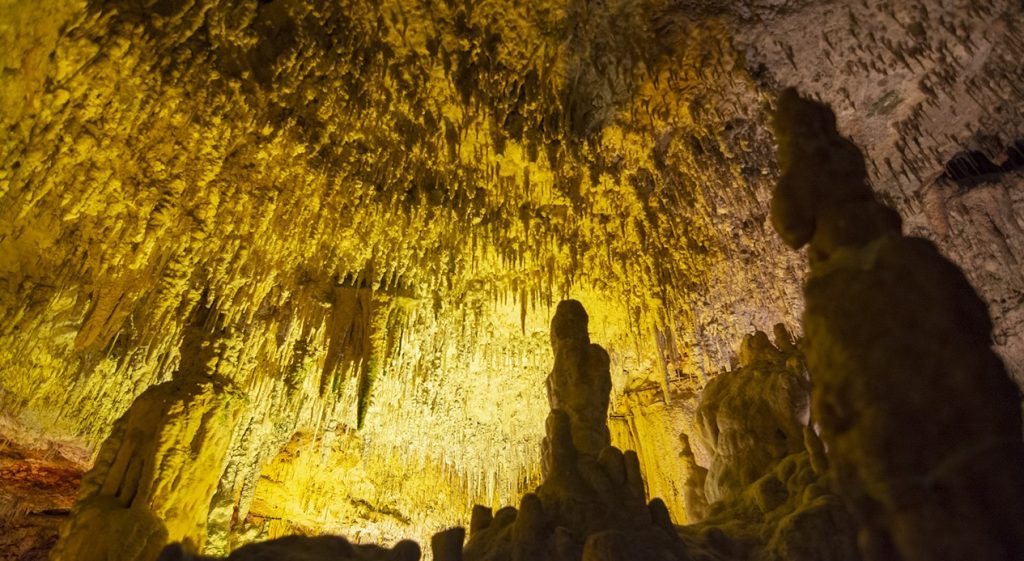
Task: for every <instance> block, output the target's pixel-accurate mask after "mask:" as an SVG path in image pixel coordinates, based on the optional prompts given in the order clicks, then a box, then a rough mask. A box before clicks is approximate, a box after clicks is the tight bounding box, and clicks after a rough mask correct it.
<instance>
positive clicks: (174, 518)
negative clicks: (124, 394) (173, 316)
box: [50, 314, 245, 561]
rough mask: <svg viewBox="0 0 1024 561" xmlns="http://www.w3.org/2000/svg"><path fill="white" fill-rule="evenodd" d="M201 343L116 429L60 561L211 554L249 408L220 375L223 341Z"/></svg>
mask: <svg viewBox="0 0 1024 561" xmlns="http://www.w3.org/2000/svg"><path fill="white" fill-rule="evenodd" d="M206 318H207V316H206V315H205V314H197V315H196V317H195V318H194V319H195V320H196V321H204V320H205V319H206ZM202 333H203V331H200V330H196V329H193V330H190V331H189V332H188V333H187V335H186V337H185V338H184V340H183V342H182V352H181V354H182V360H181V362H180V365H179V369H178V371H177V372H176V374H175V377H174V379H172V380H170V381H168V382H164V383H162V384H157V385H155V386H152V387H150V388H148V389H146V390H145V391H144V392H142V394H141V395H139V397H138V398H136V399H135V401H134V402H133V403H132V405H131V407H129V409H128V411H127V412H126V413H125V414H124V416H122V417H121V418H120V419H118V421H117V422H116V423H115V424H114V427H113V430H112V431H111V434H110V436H109V437H108V438H107V439H106V441H104V443H103V445H102V446H101V447H100V450H99V454H98V456H97V459H96V462H95V464H94V465H93V467H92V469H90V470H89V472H88V473H87V474H86V475H85V477H84V478H83V480H82V484H81V487H80V488H79V497H78V500H77V501H76V503H75V505H74V507H73V508H72V510H71V517H70V520H69V521H68V523H67V525H66V526H65V527H64V528H63V529H62V531H61V537H60V540H59V541H58V542H57V544H56V546H55V547H54V550H53V552H52V554H51V556H50V558H51V559H53V560H54V561H62V560H66V561H72V560H75V561H89V560H95V561H150V560H151V559H153V558H155V557H156V554H157V553H158V552H159V551H160V549H161V548H162V547H163V546H164V545H165V544H166V543H167V542H168V540H171V541H186V542H188V543H190V544H192V545H193V546H195V547H198V548H202V547H203V545H204V542H205V541H206V537H207V517H208V514H209V511H210V505H211V500H212V498H213V496H214V493H215V491H216V490H217V487H218V483H219V482H220V480H221V476H222V474H223V473H224V467H225V463H226V459H227V454H228V449H229V446H230V443H231V438H232V434H233V433H234V430H235V424H236V423H237V421H238V418H239V416H240V413H241V411H242V409H243V408H244V405H245V404H244V398H243V397H242V396H241V395H240V392H239V391H238V390H237V389H236V388H235V387H234V386H233V385H232V384H231V383H230V382H229V381H228V380H226V379H224V378H223V377H222V376H220V375H218V374H217V369H216V364H217V362H218V354H217V345H216V344H215V343H216V341H210V340H206V339H205V338H204V337H203V335H202ZM101 536H117V538H116V539H103V538H100V537H101Z"/></svg>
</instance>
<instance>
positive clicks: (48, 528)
mask: <svg viewBox="0 0 1024 561" xmlns="http://www.w3.org/2000/svg"><path fill="white" fill-rule="evenodd" d="M3 424H5V423H3V421H0V425H3ZM8 438H9V440H7V441H5V442H3V443H2V444H0V560H3V561H37V560H38V561H42V560H44V559H46V558H47V556H48V554H49V551H50V549H51V548H53V545H54V544H55V543H56V542H57V536H58V533H59V530H60V527H61V525H63V523H64V522H65V521H66V520H67V516H68V511H69V510H70V508H71V506H72V505H73V504H74V501H75V495H76V493H77V491H78V484H79V483H80V482H81V479H82V471H83V467H82V466H83V463H84V459H83V458H81V457H78V455H77V454H75V453H68V452H69V451H68V450H62V449H60V448H59V447H47V448H38V447H34V446H31V445H28V444H26V443H20V442H17V441H15V440H14V439H13V438H11V437H8Z"/></svg>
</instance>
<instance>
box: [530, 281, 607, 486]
mask: <svg viewBox="0 0 1024 561" xmlns="http://www.w3.org/2000/svg"><path fill="white" fill-rule="evenodd" d="M587 324H588V317H587V312H586V310H584V309H583V305H582V304H580V303H579V302H577V301H576V300H563V301H562V302H559V303H558V307H557V308H555V315H554V317H553V318H552V320H551V350H552V351H554V354H555V364H554V366H553V367H552V369H551V373H550V374H548V379H547V389H548V403H549V404H550V405H551V409H553V410H554V409H557V410H559V411H562V412H563V413H564V414H565V415H566V416H568V417H569V426H570V429H571V431H570V432H571V433H572V442H573V446H574V448H575V449H576V450H577V451H579V452H581V453H583V454H589V455H591V456H596V455H597V454H599V453H600V452H601V451H602V450H604V449H605V448H607V447H608V446H610V445H611V435H610V434H609V433H608V424H607V420H608V393H609V392H610V391H611V389H612V378H611V374H609V372H608V353H607V352H605V350H604V349H602V348H601V347H600V346H599V345H593V344H591V343H590V333H589V331H588V330H587ZM547 473H548V472H547V470H544V475H547Z"/></svg>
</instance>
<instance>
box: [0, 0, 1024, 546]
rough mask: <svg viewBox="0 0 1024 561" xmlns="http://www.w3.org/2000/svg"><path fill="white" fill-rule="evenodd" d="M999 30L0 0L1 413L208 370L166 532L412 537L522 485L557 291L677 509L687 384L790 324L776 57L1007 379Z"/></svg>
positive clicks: (117, 392)
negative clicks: (191, 457) (937, 256)
mask: <svg viewBox="0 0 1024 561" xmlns="http://www.w3.org/2000/svg"><path fill="white" fill-rule="evenodd" d="M783 4H785V5H783ZM1021 28H1024V10H1022V8H1021V7H1020V4H1019V2H1017V1H1016V0H991V1H987V2H973V3H962V2H960V3H958V2H948V1H943V0H907V1H904V2H892V1H886V0H865V1H863V2H858V3H848V2H807V1H802V0H794V1H792V2H786V3H780V2H773V1H765V0H742V1H738V2H710V1H698V0H607V1H604V2H599V3H596V2H585V1H582V0H538V1H531V2H518V1H512V0H482V1H464V2H459V1H447V0H446V1H441V2H433V1H416V0H381V1H367V0H338V1H330V2H326V1H325V2H311V1H307V0H194V1H193V0H138V1H136V0H0V45H3V46H4V48H3V49H2V52H0V76H2V78H3V79H0V131H2V134H0V438H3V439H10V440H12V441H14V444H13V445H12V449H16V450H30V451H31V452H29V454H30V455H34V456H33V457H31V458H27V459H21V458H19V459H16V460H15V461H17V462H21V461H23V460H24V461H25V462H29V461H37V460H38V461H43V462H45V461H48V457H47V454H48V452H47V450H49V449H51V448H54V447H57V446H58V444H59V447H60V448H61V449H62V450H64V449H74V450H75V451H76V454H77V455H76V460H75V462H73V463H74V464H75V466H76V467H75V470H74V473H77V472H78V471H79V470H81V469H83V468H86V467H89V465H90V464H92V463H93V462H94V461H96V462H99V461H101V460H103V461H106V460H105V456H104V454H107V451H106V450H105V449H103V446H102V445H103V443H104V442H107V443H108V445H109V446H120V444H118V443H119V442H120V439H121V437H120V436H118V435H116V434H112V430H113V429H114V427H115V426H118V427H120V426H122V425H123V424H124V422H127V421H123V422H122V423H121V424H117V422H118V419H128V418H130V417H131V414H129V413H128V412H129V411H130V410H132V408H133V404H141V403H145V402H146V400H148V399H149V398H148V397H147V398H143V397H141V396H145V395H150V396H151V395H152V393H150V394H147V393H146V392H152V391H157V390H155V389H153V388H161V387H168V388H169V387H172V386H164V384H168V383H169V381H170V380H171V379H172V376H173V375H174V373H175V372H184V371H194V372H199V371H202V372H206V373H208V374H210V375H214V376H216V377H217V379H219V380H221V379H222V380H223V386H218V387H222V388H223V391H225V392H228V393H230V394H231V396H232V397H231V399H230V401H231V402H232V403H235V402H237V403H238V404H239V405H238V409H237V411H235V410H234V405H232V406H231V407H228V406H227V405H226V404H225V405H224V407H225V409H224V410H223V414H225V415H228V416H229V417H230V416H232V415H234V414H235V413H237V420H236V421H235V422H234V423H233V425H232V426H231V427H229V428H230V430H228V428H225V429H224V432H223V434H221V433H220V432H218V433H217V434H213V433H209V434H208V436H209V437H210V438H215V440H216V445H215V446H214V447H215V448H217V450H218V451H217V452H216V453H214V452H212V451H211V452H210V453H211V454H213V455H212V456H210V457H209V458H205V459H204V460H203V461H204V462H206V463H208V464H209V465H208V468H209V471H210V472H211V473H210V474H205V473H204V474H203V477H206V475H209V476H210V477H211V478H215V480H216V485H215V487H214V488H213V490H212V495H211V496H210V497H209V499H210V502H209V505H208V507H207V512H206V513H205V514H203V513H198V512H197V513H191V514H188V515H183V516H186V517H191V516H193V515H194V516H195V517H196V518H195V520H192V521H190V522H188V524H185V522H182V524H183V525H186V526H189V527H190V528H192V529H190V530H188V531H186V530H179V529H173V528H168V529H169V530H171V532H172V534H173V535H172V536H171V537H172V538H175V539H176V538H177V537H185V534H189V533H194V534H196V535H195V536H189V537H190V539H192V540H193V541H195V543H197V544H203V546H204V549H205V553H208V554H211V555H222V554H227V553H228V552H229V551H230V550H231V549H233V548H235V547H237V546H238V545H241V544H244V543H247V542H250V541H253V540H258V539H265V538H271V537H275V536H279V535H282V534H287V533H293V532H304V533H314V532H320V531H325V532H344V533H345V534H346V535H347V536H349V537H350V538H351V539H352V540H353V541H375V542H378V543H383V542H387V543H394V542H395V541H397V540H399V539H400V538H406V537H415V538H417V539H419V540H420V541H421V542H422V543H426V541H425V540H426V537H427V536H429V535H431V534H433V533H434V532H436V531H437V530H438V529H440V528H444V527H449V526H455V525H459V524H463V523H464V522H465V520H466V519H467V518H468V517H469V515H470V512H471V509H472V505H474V504H477V503H481V504H486V505H489V506H491V507H496V506H498V505H501V504H517V502H518V501H519V499H520V497H521V496H522V495H523V493H524V492H526V491H528V490H530V489H533V488H535V487H536V485H537V484H538V483H539V482H540V480H541V472H542V470H541V457H540V455H539V454H538V453H537V450H538V447H539V446H540V444H541V441H542V439H543V437H544V435H545V431H544V426H545V425H544V422H545V418H546V416H547V413H548V410H549V403H548V402H547V401H546V399H545V375H546V374H547V373H548V372H550V371H551V351H550V337H549V332H548V321H549V319H550V316H551V315H552V313H554V306H555V304H556V303H557V302H558V301H561V300H563V299H566V298H575V299H577V300H580V301H583V302H585V303H586V305H587V308H588V311H589V316H590V323H589V330H590V334H591V336H592V337H593V338H594V340H595V341H600V342H601V345H602V346H603V347H604V349H605V350H606V352H607V371H608V378H609V381H610V387H611V395H610V397H609V398H608V399H609V411H610V419H609V421H608V429H607V430H608V438H610V440H611V442H612V443H613V444H614V445H616V446H617V447H618V448H620V449H627V448H628V449H634V450H635V451H636V454H637V458H638V461H639V463H640V466H641V470H642V471H643V473H644V475H645V478H646V481H647V493H648V495H649V496H651V497H653V496H660V497H663V499H664V502H665V504H666V505H667V506H668V509H669V512H670V515H671V517H672V520H673V521H675V522H677V523H683V522H687V521H688V520H687V514H686V513H687V512H688V511H689V510H691V509H690V508H689V507H688V504H687V500H686V498H685V497H686V494H687V493H691V495H693V492H694V491H695V488H694V487H692V486H690V487H688V486H687V485H686V484H685V483H684V482H685V481H686V477H681V476H680V471H682V472H683V475H686V474H689V475H694V474H699V473H700V470H701V469H703V468H702V466H704V467H706V466H707V465H708V462H709V460H710V455H709V451H708V450H704V449H702V447H701V445H700V444H699V442H698V438H697V432H696V430H695V428H694V427H695V424H694V423H695V418H696V415H697V408H698V399H699V395H700V392H701V390H702V389H703V388H704V386H705V385H706V384H708V383H709V381H710V380H711V379H713V378H714V377H715V376H716V375H717V374H719V373H722V372H725V371H730V370H735V368H736V367H737V364H738V362H737V360H735V359H736V358H737V353H736V352H735V351H734V348H733V346H734V344H735V342H736V341H739V340H741V339H742V338H743V336H744V335H746V334H748V333H749V332H751V331H753V330H754V329H757V328H764V327H765V326H769V325H774V324H776V323H778V322H782V323H784V324H785V325H786V326H787V327H788V328H789V329H790V330H791V331H793V332H794V333H795V334H798V335H799V333H798V330H797V326H798V325H799V317H800V314H801V313H802V308H803V302H802V300H801V293H800V280H801V279H802V278H803V276H804V273H805V272H806V270H807V264H806V263H805V260H804V259H803V258H802V257H801V256H800V255H799V254H797V253H795V252H790V251H786V250H785V243H784V242H783V241H782V240H780V239H779V238H778V237H777V236H776V235H775V234H774V233H773V232H772V231H771V225H770V220H769V211H768V205H769V200H770V198H771V189H772V186H773V185H774V184H775V181H776V179H777V175H778V169H777V166H776V164H775V161H774V157H773V153H774V144H773V142H774V140H773V133H772V131H771V128H770V126H769V123H768V122H769V116H770V114H771V111H772V107H771V106H772V103H773V100H774V99H775V97H776V94H777V92H778V91H779V89H780V85H781V84H794V85H798V86H799V87H800V88H801V89H802V91H805V92H808V93H809V94H812V95H815V96H817V97H820V98H821V99H823V100H825V101H827V102H828V103H830V104H831V105H832V106H833V107H836V108H837V112H838V120H839V122H840V124H841V125H842V127H843V129H844V130H847V131H850V133H851V135H852V136H853V139H854V140H855V141H857V142H858V144H860V145H863V146H865V147H866V156H865V158H864V161H863V167H864V171H865V172H866V174H867V177H869V178H870V179H871V180H872V182H873V184H874V185H875V186H876V188H877V189H878V191H879V193H880V195H879V196H880V197H882V198H884V200H886V201H888V202H891V206H893V208H894V209H895V210H896V211H899V213H900V214H901V215H902V216H903V217H904V224H905V227H906V229H907V231H908V232H911V233H914V234H915V235H923V236H928V237H931V238H933V239H934V240H936V242H937V243H938V244H939V246H940V248H941V249H942V250H943V251H944V252H945V253H946V254H948V255H949V256H950V257H951V258H952V259H953V260H954V261H955V262H956V263H958V264H959V265H960V266H962V267H963V269H964V271H965V274H966V276H967V278H968V280H970V281H971V282H972V283H974V284H975V286H977V287H978V290H979V293H980V294H981V295H982V296H983V297H984V300H985V302H986V304H987V305H988V307H989V310H990V312H991V313H992V314H993V317H994V320H995V323H994V325H995V329H994V332H993V333H994V337H995V341H996V343H997V347H996V350H997V351H998V352H999V353H1000V355H1001V356H1002V357H1003V358H1004V359H1006V362H1007V364H1008V367H1009V370H1010V373H1011V375H1013V376H1014V377H1015V378H1016V379H1018V380H1022V381H1024V305H1022V304H1021V302H1024V299H1022V295H1024V277H1022V276H1021V275H1020V274H1019V263H1020V262H1022V261H1024V227H1022V226H1021V224H1022V223H1024V222H1022V221H1021V217H1022V216H1024V194H1022V193H1024V190H1021V189H1019V188H1017V187H1018V186H1019V185H1020V183H1021V181H1022V179H1021V178H1022V175H1021V171H1020V165H1021V164H1020V163H1019V161H1018V160H1019V154H1020V151H1019V148H1017V146H1018V144H1015V142H1018V141H1019V140H1020V139H1022V138H1024V113H1022V111H1024V109H1022V108H1024V89H1022V88H1021V86H1020V76H1021V75H1024V66H1022V65H1024V62H1022V61H1024V56H1022V53H1024V42H1022V41H1021V38H1020V34H1019V29H1021ZM1015 158H1017V159H1015ZM990 160H991V161H990ZM979 162H980V163H984V162H988V164H989V165H980V167H979V166H978V165H975V164H978V163H979ZM1014 162H1018V163H1014ZM979 170H980V171H979ZM858 171H860V170H859V168H858ZM882 218H885V217H882ZM856 233H857V232H854V234H856ZM849 234H851V233H850V232H846V231H841V229H839V230H837V231H835V232H832V233H830V234H829V236H831V238H830V239H832V240H833V242H834V243H845V241H846V240H847V239H848V238H847V237H846V236H848V235H849ZM194 344H198V345H200V346H202V345H205V347H203V348H204V349H205V350H203V353H201V354H202V356H203V357H204V358H202V359H201V360H200V361H199V362H200V363H202V364H201V366H202V368H196V369H192V366H197V365H198V363H197V364H191V365H190V360H192V359H189V358H188V356H190V355H189V353H190V352H191V351H190V349H191V348H192V347H191V346H192V345H194ZM780 351H781V349H780ZM785 352H789V350H786V351H785ZM195 356H199V355H195ZM602 368H603V361H602ZM584 370H586V369H584ZM604 384H605V381H604V379H603V378H602V382H601V386H600V387H601V388H602V390H603V388H604ZM228 388H230V389H228ZM599 393H600V392H599ZM190 395H192V396H193V397H196V396H199V395H205V394H204V393H203V392H199V393H195V394H187V392H186V393H183V394H182V395H180V396H177V397H174V398H169V399H170V401H169V402H168V403H173V402H175V401H174V400H175V399H177V400H182V403H184V402H185V401H187V400H188V399H191V397H189V396H190ZM197 399H198V397H197ZM140 400H142V401H140ZM135 407H136V409H135V411H136V413H135V414H136V415H138V414H142V413H143V411H140V410H139V409H138V407H142V405H136V406H135ZM147 407H148V406H147ZM154 407H155V408H154V409H152V412H153V414H154V415H156V414H157V412H158V411H165V410H164V409H161V407H156V406H154ZM603 408H604V404H603V402H602V403H599V404H597V405H596V407H595V411H596V410H603ZM228 409H231V414H230V415H229V414H228V411H227V410H228ZM566 409H567V411H569V412H570V416H571V415H572V413H571V408H568V407H567V408H566ZM146 410H147V411H148V410H149V409H146ZM218 410H220V409H218ZM166 412H167V413H170V410H169V409H168V410H166ZM160 414H161V415H163V414H164V413H160ZM125 415H128V417H125ZM169 417H170V418H174V419H179V420H180V421H181V422H186V420H187V419H189V420H187V422H188V423H191V422H193V421H194V419H191V417H189V416H188V415H185V416H182V417H179V416H178V415H177V413H175V414H174V415H169ZM175 422H177V421H175ZM588 423H589V421H588ZM171 425H173V423H171ZM591 426H595V427H598V426H597V425H591ZM602 426H603V425H602ZM118 430H120V429H118ZM218 430H220V429H218ZM597 430H598V431H599V432H600V433H601V434H599V435H592V436H595V437H596V438H595V439H594V441H595V442H598V441H599V442H600V443H602V444H603V443H604V442H605V438H606V437H605V434H604V432H603V431H602V430H601V429H600V427H598V428H597ZM681 431H686V432H687V434H688V435H689V437H688V439H689V443H688V444H689V445H691V450H690V455H692V457H693V461H692V463H690V464H687V467H683V466H681V465H680V464H679V462H677V460H678V456H679V454H680V453H682V452H683V451H684V450H685V448H686V446H687V444H686V443H684V442H683V440H681V439H680V438H679V433H680V432H681ZM204 434H206V433H204ZM574 435H575V433H574ZM576 437H577V438H578V439H579V438H581V437H580V436H579V435H576ZM111 438H113V439H112V440H111ZM168 438H170V437H168ZM222 439H224V440H223V441H222ZM585 439H586V440H590V436H587V437H585ZM172 440H173V439H172ZM211 445H212V444H211ZM576 445H577V446H580V448H581V449H587V450H589V451H594V449H596V448H597V447H598V446H597V444H590V445H584V444H583V442H582V440H581V441H579V442H576ZM100 450H102V452H101V453H100V452H97V451H100ZM151 452H153V454H155V455H154V456H153V457H154V458H155V457H156V456H159V455H160V454H163V449H162V448H160V447H159V446H155V445H154V446H153V448H152V450H151ZM97 453H98V454H99V456H97V457H96V458H92V459H90V456H93V455H96V454H97ZM110 453H113V452H110ZM147 453H148V452H147ZM221 454H223V462H222V465H220V466H213V465H212V464H214V463H216V462H215V461H214V460H215V459H216V458H220V457H221V456H220V455H221ZM110 461H112V460H110ZM18 465H21V464H18ZM26 465H28V464H26ZM95 469H97V470H100V472H101V471H102V470H103V469H106V468H104V467H103V464H102V463H96V466H95ZM213 472H218V473H216V474H215V473H213ZM12 473H13V471H12ZM94 473H99V472H95V471H94ZM69 477H70V476H69ZM197 477H198V476H197ZM11 478H12V480H14V479H16V477H15V476H11ZM5 483H6V480H5V481H0V487H3V486H4V484H5ZM154 484H156V483H154ZM209 484H210V482H209V481H207V480H205V479H204V480H203V482H202V485H201V487H202V488H203V491H202V492H201V493H200V494H201V495H202V496H203V497H204V499H203V500H205V497H206V496H207V494H209V493H210V492H209V491H208V490H207V488H208V487H209ZM59 487H60V486H59V485H55V488H59ZM196 492H197V493H199V491H196ZM65 495H66V493H64V495H62V496H61V497H60V498H59V500H55V501H53V503H54V504H56V505H64V503H66V502H67V500H69V499H68V497H67V496H65ZM198 496H199V495H198V494H197V495H196V497H198ZM286 497H287V499H286ZM21 500H22V499H20V498H19V499H18V501H21ZM103 500H106V499H103ZM196 500H198V498H197V499H196ZM12 501H13V500H12ZM62 501H63V502H62ZM158 502H159V501H158ZM12 504H13V502H12ZM19 504H20V503H19ZM26 504H27V503H26ZM140 504H141V503H140ZM32 505H33V506H32V507H31V508H30V509H29V511H30V512H27V514H26V515H27V516H43V514H42V513H43V512H44V511H47V510H51V509H50V508H48V507H47V508H44V507H42V506H40V505H39V504H36V503H32ZM107 506H111V507H112V505H103V508H106V507H107ZM65 507H66V505H65V506H61V507H59V508H58V507H54V508H56V510H59V511H61V512H63V510H62V509H63V508H65ZM26 508H28V507H26ZM112 508H113V507H112ZM146 508H147V509H152V508H157V506H156V503H153V504H150V503H147V506H146ZM4 510H5V511H9V512H11V513H13V514H14V515H16V516H14V517H13V518H11V520H15V519H18V520H21V515H22V514H25V513H24V512H22V511H23V510H24V509H21V507H20V506H12V507H10V508H9V509H8V508H7V507H4ZM692 510H693V513H694V514H695V515H696V514H697V513H698V512H699V511H700V510H701V509H700V508H695V509H692ZM161 515H162V514H161ZM46 516H49V515H46ZM53 516H54V517H62V516H64V515H63V514H55V515H53ZM200 519H203V520H206V529H205V536H204V535H201V534H203V533H204V531H203V530H202V529H201V526H200V522H199V520H200ZM193 522H194V524H193ZM6 524H8V522H7V518H6V517H3V516H0V534H3V533H4V532H5V530H6V529H7V528H8V526H5V525H6ZM10 524H11V526H10V527H11V528H14V527H15V526H17V524H21V522H17V521H14V522H10ZM172 525H174V526H175V527H178V526H177V523H176V522H175V523H174V524H172ZM18 527H20V526H18ZM140 528H141V527H140ZM19 531H20V530H19ZM139 531H140V532H143V530H142V529H140V530H139ZM147 531H148V530H147ZM155 531H156V530H154V532H155ZM8 533H9V532H8ZM143 533H145V532H143ZM153 535H156V534H153ZM47 539H49V538H47ZM44 541H45V540H44ZM132 543H141V538H140V540H134V541H132ZM19 547H20V546H19ZM26 547H28V546H26ZM35 547H36V546H35V545H32V546H31V547H30V549H32V548H35ZM46 547H49V546H48V545H47V546H46ZM39 548H40V549H45V547H43V545H40V546H39Z"/></svg>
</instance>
